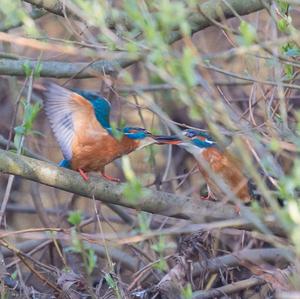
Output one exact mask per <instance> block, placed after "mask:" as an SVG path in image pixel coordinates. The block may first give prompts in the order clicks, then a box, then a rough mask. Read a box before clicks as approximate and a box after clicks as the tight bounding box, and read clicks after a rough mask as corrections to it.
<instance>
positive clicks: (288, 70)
mask: <svg viewBox="0 0 300 299" xmlns="http://www.w3.org/2000/svg"><path fill="white" fill-rule="evenodd" d="M284 73H285V79H287V80H290V79H292V78H293V75H294V68H293V66H292V65H290V64H285V65H284Z"/></svg>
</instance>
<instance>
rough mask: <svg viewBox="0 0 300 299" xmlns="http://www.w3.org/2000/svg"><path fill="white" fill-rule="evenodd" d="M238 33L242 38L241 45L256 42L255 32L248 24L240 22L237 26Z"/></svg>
mask: <svg viewBox="0 0 300 299" xmlns="http://www.w3.org/2000/svg"><path fill="white" fill-rule="evenodd" d="M239 31H240V33H241V36H242V44H244V45H245V46H250V45H252V44H253V43H254V42H255V40H256V30H255V28H254V27H253V26H252V25H251V24H249V23H248V22H245V21H242V22H241V24H240V26H239Z"/></svg>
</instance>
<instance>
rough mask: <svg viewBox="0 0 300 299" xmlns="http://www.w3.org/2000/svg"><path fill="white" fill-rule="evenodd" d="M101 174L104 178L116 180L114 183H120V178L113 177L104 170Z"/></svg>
mask: <svg viewBox="0 0 300 299" xmlns="http://www.w3.org/2000/svg"><path fill="white" fill-rule="evenodd" d="M101 176H102V177H104V178H105V179H107V180H109V181H111V182H116V183H120V179H118V178H114V177H112V176H110V175H107V174H105V173H104V172H101Z"/></svg>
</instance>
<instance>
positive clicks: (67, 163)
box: [58, 160, 71, 168]
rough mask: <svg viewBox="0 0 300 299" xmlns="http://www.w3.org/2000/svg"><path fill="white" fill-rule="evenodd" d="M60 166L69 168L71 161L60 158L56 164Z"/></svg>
mask: <svg viewBox="0 0 300 299" xmlns="http://www.w3.org/2000/svg"><path fill="white" fill-rule="evenodd" d="M58 166H60V167H64V168H71V163H70V161H68V160H61V161H60V162H59V164H58Z"/></svg>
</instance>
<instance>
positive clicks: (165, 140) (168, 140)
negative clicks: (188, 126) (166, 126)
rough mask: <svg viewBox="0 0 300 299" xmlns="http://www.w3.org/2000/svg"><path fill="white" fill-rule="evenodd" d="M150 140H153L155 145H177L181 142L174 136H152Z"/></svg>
mask: <svg viewBox="0 0 300 299" xmlns="http://www.w3.org/2000/svg"><path fill="white" fill-rule="evenodd" d="M152 138H153V139H154V140H155V142H156V144H178V143H181V142H182V140H181V139H180V138H179V137H178V136H176V135H171V136H168V135H152Z"/></svg>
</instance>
